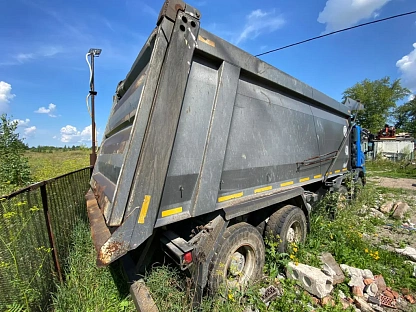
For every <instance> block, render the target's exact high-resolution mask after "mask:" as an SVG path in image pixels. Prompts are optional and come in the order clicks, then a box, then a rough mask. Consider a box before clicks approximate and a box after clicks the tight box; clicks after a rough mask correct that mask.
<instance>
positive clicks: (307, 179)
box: [299, 178, 309, 182]
mask: <svg viewBox="0 0 416 312" xmlns="http://www.w3.org/2000/svg"><path fill="white" fill-rule="evenodd" d="M306 181H309V178H302V179H299V182H306Z"/></svg>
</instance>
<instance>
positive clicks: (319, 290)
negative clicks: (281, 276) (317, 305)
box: [286, 262, 333, 299]
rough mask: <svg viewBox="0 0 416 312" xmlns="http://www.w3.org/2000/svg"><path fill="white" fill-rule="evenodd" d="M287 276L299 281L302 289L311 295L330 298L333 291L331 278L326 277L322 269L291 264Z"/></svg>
mask: <svg viewBox="0 0 416 312" xmlns="http://www.w3.org/2000/svg"><path fill="white" fill-rule="evenodd" d="M286 276H287V277H288V278H290V279H295V280H297V281H298V282H299V283H300V285H301V287H302V288H303V289H305V290H306V291H308V292H309V293H310V294H312V295H314V296H316V297H318V298H320V299H322V298H324V297H326V296H328V295H329V294H330V293H331V291H332V289H333V280H332V277H331V276H328V275H326V274H325V273H323V272H322V271H321V270H320V269H318V268H315V267H312V266H309V265H306V264H302V263H299V264H298V265H296V264H295V263H293V262H289V264H288V266H287V272H286Z"/></svg>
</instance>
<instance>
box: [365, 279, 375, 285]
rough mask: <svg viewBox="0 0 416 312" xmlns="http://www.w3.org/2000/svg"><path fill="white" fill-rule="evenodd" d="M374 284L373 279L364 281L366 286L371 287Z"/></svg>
mask: <svg viewBox="0 0 416 312" xmlns="http://www.w3.org/2000/svg"><path fill="white" fill-rule="evenodd" d="M373 282H374V280H373V279H371V278H365V279H364V284H365V285H370V284H372V283H373Z"/></svg>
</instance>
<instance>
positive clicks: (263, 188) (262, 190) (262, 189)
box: [254, 185, 273, 193]
mask: <svg viewBox="0 0 416 312" xmlns="http://www.w3.org/2000/svg"><path fill="white" fill-rule="evenodd" d="M272 188H273V187H272V186H271V185H269V186H265V187H261V188H258V189H255V190H254V193H261V192H266V191H270V190H271V189H272Z"/></svg>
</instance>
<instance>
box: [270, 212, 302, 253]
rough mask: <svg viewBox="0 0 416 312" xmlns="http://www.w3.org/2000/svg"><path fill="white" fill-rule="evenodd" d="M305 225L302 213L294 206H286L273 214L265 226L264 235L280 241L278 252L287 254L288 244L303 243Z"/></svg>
mask: <svg viewBox="0 0 416 312" xmlns="http://www.w3.org/2000/svg"><path fill="white" fill-rule="evenodd" d="M306 232H307V225H306V217H305V214H304V213H303V211H302V210H301V209H300V208H299V207H296V206H293V205H286V206H284V207H282V208H280V209H279V210H277V211H276V212H275V213H273V214H272V215H271V216H270V218H269V221H268V222H267V225H266V235H269V236H270V235H272V236H273V237H277V236H278V239H280V244H279V246H278V249H277V250H278V251H279V252H281V253H284V252H287V251H288V247H289V244H291V243H303V242H304V241H305V239H306Z"/></svg>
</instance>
